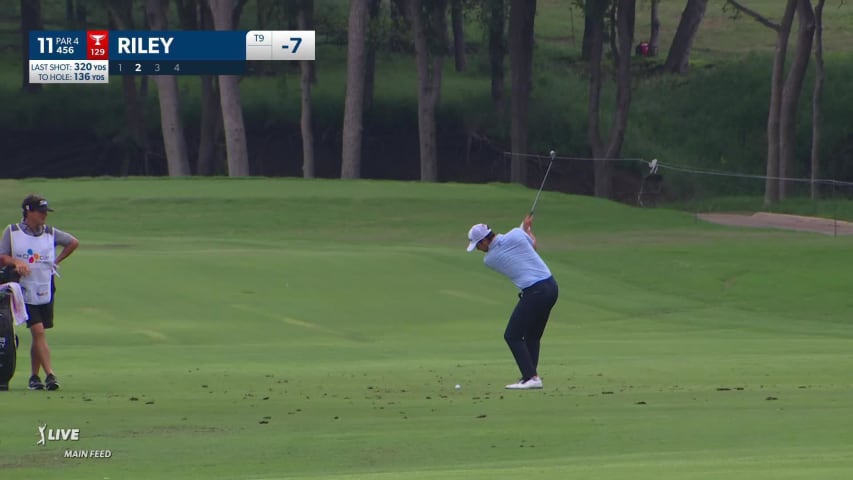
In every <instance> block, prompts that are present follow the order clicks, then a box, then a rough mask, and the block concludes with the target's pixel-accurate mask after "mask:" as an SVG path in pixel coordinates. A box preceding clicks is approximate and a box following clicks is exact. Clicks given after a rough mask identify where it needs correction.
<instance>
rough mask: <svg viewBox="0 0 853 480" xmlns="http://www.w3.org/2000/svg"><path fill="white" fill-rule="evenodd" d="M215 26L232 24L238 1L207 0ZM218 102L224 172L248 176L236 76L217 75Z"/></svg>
mask: <svg viewBox="0 0 853 480" xmlns="http://www.w3.org/2000/svg"><path fill="white" fill-rule="evenodd" d="M208 2H209V4H210V12H211V13H212V14H213V26H214V28H216V30H231V29H233V28H234V25H235V24H236V22H235V18H234V17H235V15H236V12H238V11H239V10H240V8H241V7H242V3H240V1H237V2H235V0H208ZM219 103H220V104H221V105H222V126H223V130H224V132H225V151H226V155H227V163H228V176H230V177H248V176H249V175H250V174H251V172H250V169H249V150H248V147H247V145H246V126H245V124H244V122H243V102H242V100H241V99H240V77H239V76H237V75H219Z"/></svg>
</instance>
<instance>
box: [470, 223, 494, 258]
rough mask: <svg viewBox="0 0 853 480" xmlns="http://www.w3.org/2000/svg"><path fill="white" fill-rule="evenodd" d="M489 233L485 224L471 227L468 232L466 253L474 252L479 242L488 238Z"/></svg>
mask: <svg viewBox="0 0 853 480" xmlns="http://www.w3.org/2000/svg"><path fill="white" fill-rule="evenodd" d="M490 233H492V229H491V228H489V226H488V225H486V224H485V223H478V224H476V225H474V226H473V227H471V230H468V251H469V252H472V251H474V249H475V248H477V244H478V243H480V240H482V239H484V238H486V237H487V236H489V234H490Z"/></svg>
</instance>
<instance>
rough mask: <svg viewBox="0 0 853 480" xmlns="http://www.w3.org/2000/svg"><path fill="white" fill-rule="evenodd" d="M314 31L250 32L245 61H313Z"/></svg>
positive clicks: (247, 39) (247, 35)
mask: <svg viewBox="0 0 853 480" xmlns="http://www.w3.org/2000/svg"><path fill="white" fill-rule="evenodd" d="M315 37H316V35H315V34H314V30H273V31H262V30H252V31H251V32H248V33H247V34H246V60H315V56H316V55H315V48H314V39H315Z"/></svg>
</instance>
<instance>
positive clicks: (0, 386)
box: [0, 383, 9, 392]
mask: <svg viewBox="0 0 853 480" xmlns="http://www.w3.org/2000/svg"><path fill="white" fill-rule="evenodd" d="M8 391H9V385H8V384H6V383H0V392H8Z"/></svg>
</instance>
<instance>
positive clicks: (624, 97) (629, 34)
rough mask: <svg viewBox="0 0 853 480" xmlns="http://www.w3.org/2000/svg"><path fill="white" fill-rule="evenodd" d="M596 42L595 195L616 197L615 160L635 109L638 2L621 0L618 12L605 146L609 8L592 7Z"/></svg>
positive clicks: (591, 127)
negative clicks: (610, 115)
mask: <svg viewBox="0 0 853 480" xmlns="http://www.w3.org/2000/svg"><path fill="white" fill-rule="evenodd" d="M588 14H589V15H590V16H591V17H592V22H591V25H590V27H591V28H590V31H591V39H592V43H591V45H590V93H589V114H588V130H587V140H588V142H589V146H590V150H591V151H592V154H593V158H594V159H595V160H596V161H595V164H594V167H593V170H594V173H595V187H594V188H595V192H594V193H595V196H596V197H600V198H610V197H612V196H613V166H612V163H611V161H612V160H613V159H615V158H618V157H619V156H620V155H621V153H622V145H623V143H624V141H625V132H626V131H627V129H628V114H629V112H630V108H631V53H632V47H633V43H634V25H635V20H636V0H619V1H618V3H617V8H616V11H615V15H616V22H615V23H616V24H615V26H614V28H615V32H616V34H615V37H616V38H615V39H612V43H614V44H615V48H614V59H615V61H616V109H615V110H614V112H613V122H612V124H611V127H610V132H609V134H608V140H607V142H606V143H605V142H604V140H603V139H602V137H601V122H600V118H601V112H600V110H601V86H602V83H603V78H602V68H601V62H602V60H603V56H604V55H603V51H604V17H605V15H606V14H607V6H606V5H601V4H599V5H596V6H595V7H593V8H590V9H589V11H588Z"/></svg>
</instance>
